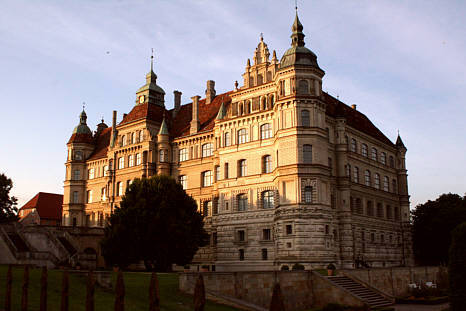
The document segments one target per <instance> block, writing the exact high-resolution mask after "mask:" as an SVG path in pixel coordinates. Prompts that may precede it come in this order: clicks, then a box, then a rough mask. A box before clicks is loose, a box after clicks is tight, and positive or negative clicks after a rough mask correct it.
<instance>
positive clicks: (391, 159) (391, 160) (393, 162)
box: [389, 156, 395, 168]
mask: <svg viewBox="0 0 466 311" xmlns="http://www.w3.org/2000/svg"><path fill="white" fill-rule="evenodd" d="M389 161H390V167H392V168H393V167H395V160H394V159H393V156H390V158H389Z"/></svg>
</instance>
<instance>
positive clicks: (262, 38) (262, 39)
mask: <svg viewBox="0 0 466 311" xmlns="http://www.w3.org/2000/svg"><path fill="white" fill-rule="evenodd" d="M261 41H264V34H263V33H262V32H261Z"/></svg>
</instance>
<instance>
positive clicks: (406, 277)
mask: <svg viewBox="0 0 466 311" xmlns="http://www.w3.org/2000/svg"><path fill="white" fill-rule="evenodd" d="M338 273H339V274H346V275H348V276H350V277H353V278H356V279H357V280H360V281H362V282H364V283H366V284H368V285H370V286H372V287H374V288H376V289H378V290H379V291H381V292H383V293H385V294H387V295H390V296H392V297H401V296H404V295H406V294H408V284H412V283H417V284H419V283H424V284H425V282H433V283H437V280H438V279H439V267H400V268H373V269H357V270H338Z"/></svg>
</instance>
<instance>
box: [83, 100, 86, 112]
mask: <svg viewBox="0 0 466 311" xmlns="http://www.w3.org/2000/svg"><path fill="white" fill-rule="evenodd" d="M84 108H86V103H85V102H83V110H84Z"/></svg>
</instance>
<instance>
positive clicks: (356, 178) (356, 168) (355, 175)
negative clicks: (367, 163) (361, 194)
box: [353, 166, 359, 183]
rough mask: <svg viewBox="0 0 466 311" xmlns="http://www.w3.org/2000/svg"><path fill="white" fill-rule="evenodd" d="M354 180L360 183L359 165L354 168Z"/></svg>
mask: <svg viewBox="0 0 466 311" xmlns="http://www.w3.org/2000/svg"><path fill="white" fill-rule="evenodd" d="M353 182H355V183H359V167H357V166H355V167H354V168H353Z"/></svg>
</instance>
